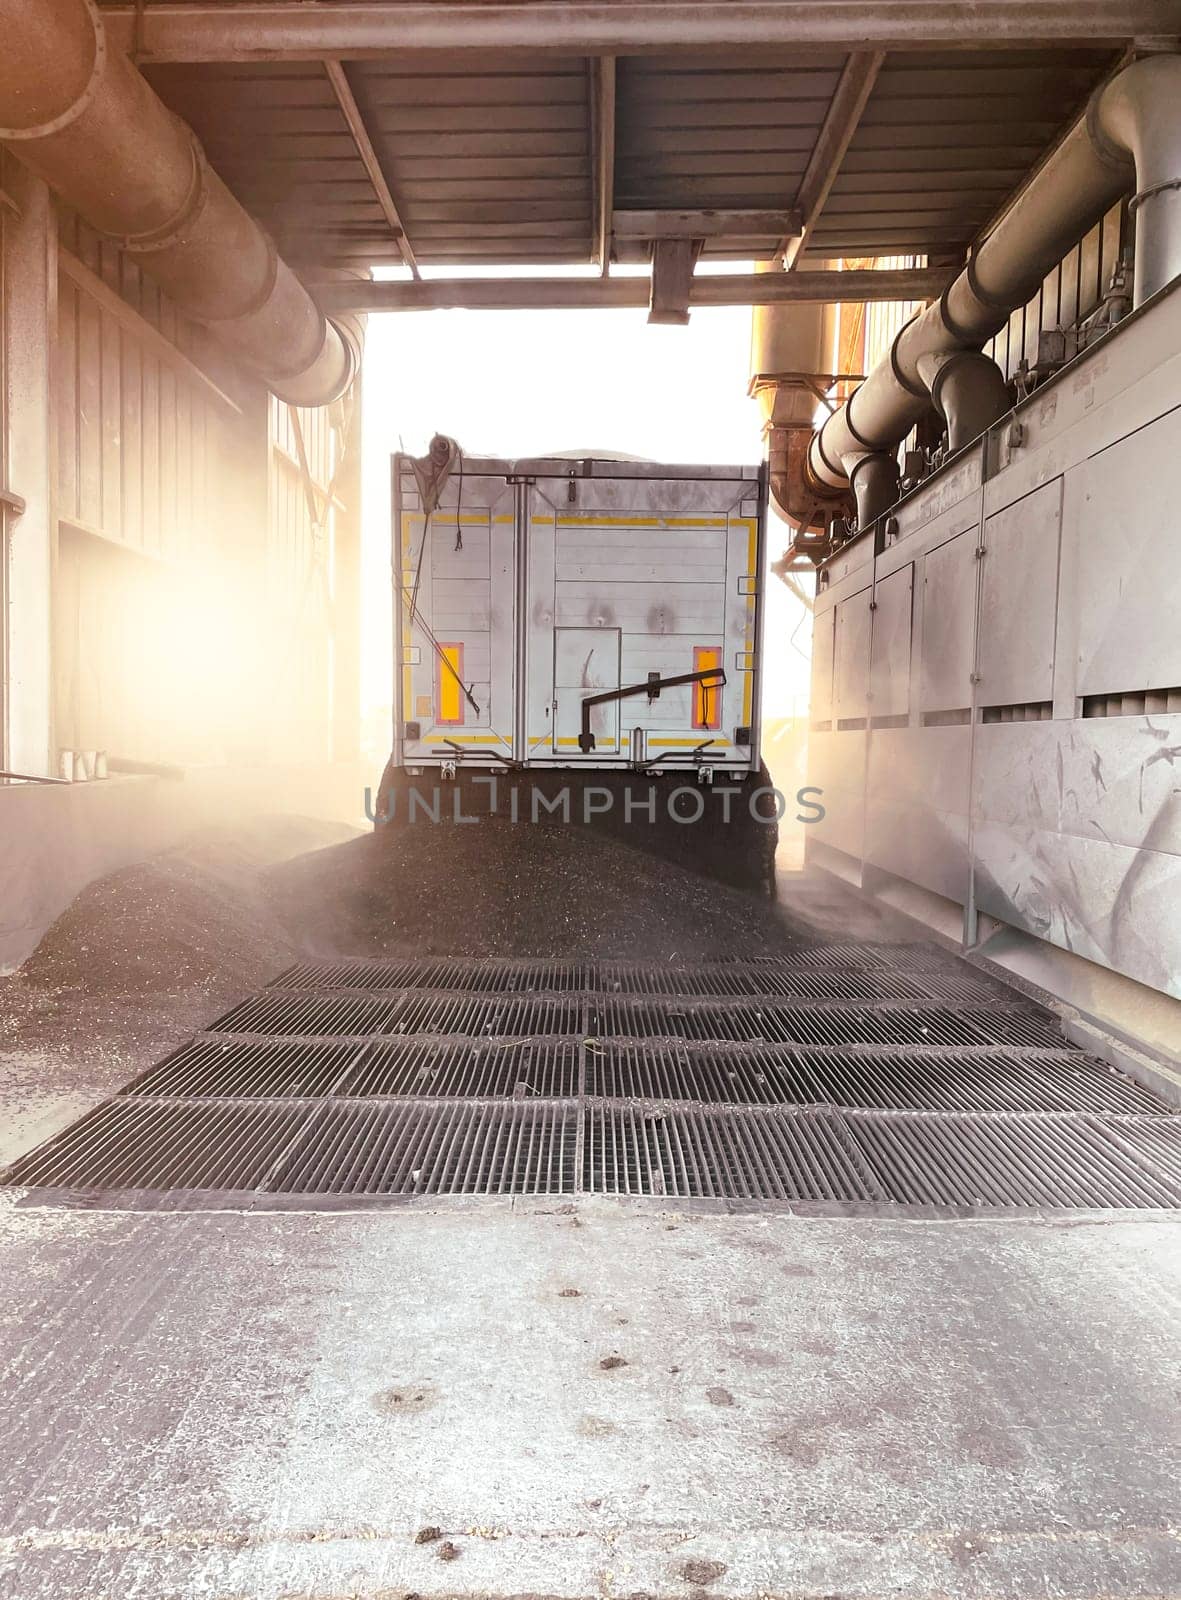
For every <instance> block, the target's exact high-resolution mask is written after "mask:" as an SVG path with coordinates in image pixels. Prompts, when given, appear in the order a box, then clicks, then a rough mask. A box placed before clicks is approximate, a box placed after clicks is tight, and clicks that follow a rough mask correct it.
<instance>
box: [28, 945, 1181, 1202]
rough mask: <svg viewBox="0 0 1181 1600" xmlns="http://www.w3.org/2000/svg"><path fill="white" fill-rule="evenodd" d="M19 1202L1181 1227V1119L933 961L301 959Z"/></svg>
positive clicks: (130, 1091)
mask: <svg viewBox="0 0 1181 1600" xmlns="http://www.w3.org/2000/svg"><path fill="white" fill-rule="evenodd" d="M2 1181H3V1182H5V1183H8V1184H14V1185H16V1184H19V1185H22V1186H26V1187H29V1188H31V1189H33V1190H35V1191H41V1192H43V1193H42V1198H49V1199H53V1198H55V1197H59V1196H60V1195H61V1193H62V1192H63V1191H64V1192H66V1193H67V1194H68V1195H70V1196H73V1195H76V1194H78V1193H84V1194H86V1195H101V1196H108V1197H109V1196H119V1197H120V1198H121V1200H122V1201H123V1202H125V1203H129V1204H170V1205H185V1204H202V1203H211V1197H212V1199H213V1200H216V1197H217V1196H219V1195H220V1196H227V1195H228V1196H233V1197H234V1200H233V1203H235V1204H240V1203H250V1204H255V1203H279V1201H278V1200H277V1199H276V1198H274V1197H280V1196H288V1197H292V1199H293V1200H296V1201H299V1202H300V1203H304V1204H309V1205H316V1204H323V1205H328V1204H340V1203H348V1202H351V1203H354V1204H365V1203H376V1202H378V1201H380V1200H384V1199H386V1198H392V1197H407V1196H409V1197H413V1196H416V1195H496V1194H504V1195H572V1194H580V1193H585V1194H605V1195H634V1196H644V1197H652V1198H660V1197H665V1198H669V1199H680V1200H690V1201H698V1200H699V1201H704V1202H724V1203H727V1204H739V1205H742V1204H772V1205H776V1204H778V1205H785V1204H786V1205H792V1206H805V1207H820V1208H822V1209H825V1208H827V1209H833V1208H835V1209H838V1210H847V1209H849V1208H850V1207H852V1208H857V1207H868V1208H870V1209H872V1208H874V1207H879V1208H880V1207H890V1208H902V1209H904V1210H905V1209H914V1208H920V1209H922V1210H923V1211H924V1213H926V1212H932V1211H933V1212H935V1213H939V1214H942V1213H954V1214H964V1213H968V1214H970V1213H974V1212H977V1211H989V1210H994V1209H996V1208H1005V1209H1010V1208H1016V1209H1034V1210H1045V1209H1061V1208H1083V1209H1089V1208H1128V1207H1131V1208H1153V1209H1159V1208H1174V1207H1181V1116H1178V1115H1177V1114H1176V1113H1175V1112H1174V1111H1173V1109H1172V1108H1171V1107H1169V1106H1168V1105H1167V1104H1165V1103H1164V1102H1163V1101H1161V1100H1159V1099H1158V1098H1157V1097H1156V1096H1154V1095H1153V1094H1152V1093H1150V1092H1149V1090H1147V1089H1146V1088H1144V1087H1142V1086H1141V1085H1140V1084H1138V1083H1135V1082H1133V1081H1132V1080H1130V1079H1128V1078H1126V1077H1123V1076H1122V1075H1120V1074H1119V1073H1117V1072H1115V1071H1114V1070H1112V1069H1111V1068H1109V1067H1107V1066H1105V1065H1104V1064H1103V1063H1101V1062H1099V1061H1097V1060H1095V1059H1094V1058H1092V1057H1089V1056H1087V1055H1086V1054H1084V1053H1083V1052H1082V1051H1080V1050H1077V1049H1075V1048H1073V1047H1072V1046H1071V1045H1070V1044H1069V1043H1068V1042H1067V1041H1066V1040H1065V1039H1064V1037H1063V1036H1062V1034H1061V1032H1060V1030H1059V1028H1058V1026H1057V1023H1056V1020H1055V1019H1054V1018H1053V1017H1052V1016H1050V1015H1048V1014H1047V1013H1045V1012H1044V1011H1041V1010H1039V1009H1038V1008H1037V1007H1036V1006H1034V1005H1033V1004H1032V1003H1031V1002H1029V1001H1027V1000H1025V999H1024V998H1023V997H1021V996H1019V995H1017V994H1015V993H1014V991H1012V990H1011V989H1008V988H1005V987H1003V986H1001V985H1000V984H999V983H997V982H996V981H995V980H994V979H993V978H991V977H989V976H988V975H987V974H984V973H980V972H978V971H976V970H975V969H973V968H971V967H968V966H967V965H965V964H964V963H962V962H958V961H955V960H953V959H952V958H950V957H948V956H946V955H945V954H944V953H943V952H941V951H938V950H936V949H934V948H933V947H930V946H924V945H889V946H885V945H874V946H856V945H831V946H827V947H823V946H822V947H816V948H808V947H799V948H793V949H789V950H787V951H786V952H785V953H783V954H780V955H776V956H774V957H769V958H760V959H757V960H752V961H743V960H737V959H736V960H734V961H714V962H710V963H700V964H697V965H693V966H684V967H679V968H677V967H671V966H660V967H655V966H651V965H640V964H634V963H633V964H625V963H620V962H602V963H579V962H546V961H517V962H510V961H472V960H455V961H447V960H443V959H440V958H431V959H424V960H420V961H410V960H404V961H396V962H348V963H343V964H339V965H332V966H321V965H306V964H305V965H301V966H298V967H295V968H292V969H291V970H290V971H288V972H286V973H283V974H281V975H280V977H279V978H277V979H276V980H275V982H274V983H273V984H271V985H270V986H269V987H268V988H267V989H265V990H264V991H263V992H262V993H261V994H258V995H255V996H253V997H252V998H250V999H248V1000H245V1001H243V1002H242V1003H241V1004H240V1005H236V1006H234V1007H233V1008H232V1009H231V1010H230V1011H228V1012H227V1013H226V1014H225V1016H223V1017H222V1018H220V1019H219V1020H218V1021H217V1022H216V1023H214V1024H213V1025H212V1027H211V1028H210V1029H209V1030H208V1031H207V1032H205V1033H203V1034H201V1035H199V1036H198V1037H197V1038H196V1039H194V1040H192V1041H190V1043H188V1044H186V1045H184V1046H182V1048H181V1049H179V1050H177V1051H174V1052H173V1053H172V1054H171V1055H170V1056H169V1057H167V1058H166V1059H165V1060H164V1061H162V1062H160V1063H159V1064H158V1065H156V1066H154V1067H152V1068H151V1069H150V1070H149V1071H148V1072H146V1073H144V1074H143V1075H142V1076H141V1077H140V1078H139V1079H137V1080H136V1081H135V1082H134V1083H131V1084H129V1085H128V1086H127V1087H126V1088H125V1089H124V1090H123V1092H122V1093H121V1094H120V1095H119V1096H117V1097H116V1098H115V1099H114V1100H111V1101H109V1102H108V1103H107V1104H105V1105H102V1106H100V1107H98V1109H97V1110H95V1111H93V1112H91V1113H90V1114H89V1115H88V1116H86V1117H84V1118H83V1119H82V1120H81V1121H80V1122H78V1123H76V1124H75V1125H74V1126H73V1127H71V1128H68V1129H66V1130H65V1132H64V1133H62V1134H60V1135H58V1136H57V1137H56V1138H54V1139H52V1140H50V1141H49V1142H48V1143H46V1144H45V1145H43V1146H42V1147H41V1148H40V1149H37V1150H34V1151H33V1152H31V1153H30V1154H29V1155H26V1156H24V1157H22V1158H21V1159H20V1160H18V1161H17V1162H16V1163H15V1164H14V1165H13V1166H12V1167H10V1168H9V1169H8V1171H7V1172H6V1173H4V1174H3V1175H2Z"/></svg>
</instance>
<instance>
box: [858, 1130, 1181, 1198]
mask: <svg viewBox="0 0 1181 1600" xmlns="http://www.w3.org/2000/svg"><path fill="white" fill-rule="evenodd" d="M849 1126H850V1130H851V1132H852V1135H853V1137H854V1139H855V1140H856V1141H857V1143H858V1145H859V1147H860V1148H861V1150H862V1151H863V1152H864V1155H865V1159H866V1162H867V1164H868V1165H869V1167H870V1168H871V1170H872V1171H873V1173H874V1174H875V1176H876V1178H877V1180H878V1182H879V1183H880V1184H881V1186H882V1188H883V1190H884V1191H885V1193H886V1194H887V1195H888V1196H889V1198H890V1199H892V1200H897V1201H899V1202H901V1203H903V1204H908V1205H915V1204H919V1205H927V1204H929V1205H956V1206H1038V1207H1043V1206H1044V1207H1052V1208H1062V1207H1067V1208H1069V1207H1077V1206H1081V1207H1097V1208H1112V1207H1146V1208H1159V1207H1171V1206H1175V1205H1177V1204H1178V1202H1179V1201H1181V1188H1178V1187H1177V1186H1176V1185H1169V1184H1168V1183H1167V1182H1165V1181H1163V1180H1162V1179H1160V1178H1158V1177H1157V1175H1156V1174H1155V1173H1153V1172H1151V1171H1147V1170H1145V1169H1144V1168H1143V1167H1139V1166H1138V1165H1137V1164H1136V1162H1135V1161H1134V1160H1131V1159H1129V1158H1128V1156H1127V1155H1125V1153H1124V1152H1123V1151H1122V1150H1121V1148H1120V1146H1119V1144H1118V1143H1117V1142H1116V1141H1115V1139H1114V1138H1113V1137H1112V1136H1111V1135H1109V1134H1108V1133H1107V1131H1106V1129H1105V1128H1104V1127H1103V1126H1102V1125H1101V1124H1098V1123H1093V1122H1092V1123H1085V1122H1084V1121H1082V1120H1081V1119H1078V1118H1051V1117H1047V1118H1015V1119H1008V1120H1006V1119H1003V1118H995V1119H988V1118H984V1117H962V1116H948V1117H907V1116H895V1117H881V1116H875V1115H873V1114H872V1113H865V1112H857V1113H853V1114H852V1115H850V1117H849ZM1122 1128H1123V1124H1121V1125H1120V1135H1121V1136H1122Z"/></svg>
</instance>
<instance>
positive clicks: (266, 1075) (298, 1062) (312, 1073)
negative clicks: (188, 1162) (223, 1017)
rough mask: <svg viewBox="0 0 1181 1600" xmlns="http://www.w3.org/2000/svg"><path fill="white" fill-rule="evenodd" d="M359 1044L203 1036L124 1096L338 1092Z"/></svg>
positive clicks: (271, 1095)
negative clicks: (255, 1042)
mask: <svg viewBox="0 0 1181 1600" xmlns="http://www.w3.org/2000/svg"><path fill="white" fill-rule="evenodd" d="M360 1050H361V1046H360V1045H356V1044H304V1043H301V1042H295V1043H291V1044H288V1043H283V1044H270V1043H265V1042H259V1043H258V1044H253V1043H241V1042H239V1041H237V1040H229V1039H218V1038H216V1037H214V1038H211V1039H200V1040H197V1041H196V1042H194V1043H192V1044H186V1045H184V1046H183V1047H182V1048H181V1049H180V1050H177V1051H176V1052H175V1054H173V1055H171V1056H169V1057H168V1059H167V1060H166V1061H162V1062H161V1063H160V1065H159V1066H156V1067H153V1068H152V1069H151V1070H150V1071H149V1072H147V1073H145V1074H144V1076H143V1077H142V1078H138V1079H137V1080H136V1081H135V1082H134V1083H132V1084H129V1085H128V1086H127V1088H126V1089H124V1090H123V1093H124V1095H153V1096H155V1097H157V1098H159V1097H163V1096H171V1097H173V1098H199V1097H200V1096H202V1095H209V1096H214V1095H224V1096H235V1095H240V1096H250V1097H255V1098H264V1099H265V1098H277V1099H282V1098H295V1097H298V1096H306V1095H311V1096H316V1095H329V1094H333V1093H335V1092H338V1090H339V1085H340V1082H341V1079H342V1078H343V1076H344V1074H345V1072H346V1070H347V1068H348V1067H349V1066H350V1065H351V1064H352V1062H353V1061H355V1060H356V1059H357V1056H358V1054H359V1052H360Z"/></svg>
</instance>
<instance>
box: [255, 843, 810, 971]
mask: <svg viewBox="0 0 1181 1600" xmlns="http://www.w3.org/2000/svg"><path fill="white" fill-rule="evenodd" d="M274 876H275V888H276V894H277V896H278V898H279V901H280V904H281V905H282V907H283V912H284V916H285V920H286V922H287V924H288V925H289V926H292V927H299V928H300V929H301V930H303V936H304V939H305V941H306V944H307V946H308V953H309V954H310V955H315V956H317V957H320V958H327V959H332V958H335V957H338V956H388V955H432V954H439V955H465V956H491V955H503V956H548V957H551V958H556V959H562V958H567V957H568V958H571V959H594V958H596V957H599V958H603V957H617V958H619V959H634V958H644V959H647V960H655V961H678V960H681V961H694V960H701V959H708V958H710V957H716V956H722V955H730V954H735V953H738V952H739V951H745V952H747V953H754V952H755V951H760V950H766V949H768V948H774V947H775V946H777V945H782V944H783V943H784V941H785V934H786V931H787V930H786V927H785V923H784V919H783V917H782V916H781V915H780V914H779V912H778V910H777V908H776V906H775V905H774V903H773V902H771V901H769V900H767V899H764V898H762V897H759V896H756V895H754V894H751V893H748V892H745V891H743V890H739V889H733V888H728V887H726V886H725V885H722V884H719V883H717V882H714V881H712V880H710V879H708V878H705V877H702V876H699V875H698V874H697V873H695V872H692V871H690V870H689V869H688V868H686V867H680V866H675V865H672V864H671V863H669V862H667V861H660V860H658V859H656V858H655V857H653V856H650V855H648V854H646V853H645V852H644V851H642V850H638V849H633V848H632V847H630V846H628V845H626V844H621V843H619V842H618V841H617V840H614V839H610V838H606V837H603V836H601V835H599V834H596V833H594V832H593V831H592V830H590V829H587V828H582V827H562V826H560V825H558V824H542V825H539V826H536V827H534V826H531V825H529V824H526V823H517V824H514V823H512V822H510V821H508V820H507V819H506V818H502V817H485V818H482V819H481V820H480V821H479V822H478V823H474V824H472V825H471V826H468V827H456V826H454V825H439V826H437V827H436V826H431V825H429V824H426V825H421V824H420V825H414V826H405V827H396V826H391V827H387V828H383V829H382V830H381V831H380V832H378V833H375V834H372V835H366V836H365V837H362V838H359V839H354V840H350V841H349V842H348V843H347V844H344V845H341V846H339V847H337V848H336V849H334V850H324V851H319V852H317V853H316V854H315V855H313V856H308V857H305V858H303V859H302V860H299V861H294V862H291V863H290V864H289V865H288V866H286V867H284V868H282V869H280V870H279V871H278V872H277V873H276V874H275V875H274Z"/></svg>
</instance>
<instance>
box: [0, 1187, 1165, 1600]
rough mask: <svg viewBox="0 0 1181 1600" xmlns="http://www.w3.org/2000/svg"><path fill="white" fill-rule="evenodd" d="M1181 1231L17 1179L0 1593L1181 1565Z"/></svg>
mask: <svg viewBox="0 0 1181 1600" xmlns="http://www.w3.org/2000/svg"><path fill="white" fill-rule="evenodd" d="M1176 1238H1177V1234H1176V1229H1175V1226H1174V1225H1172V1224H1170V1223H1169V1222H1168V1221H1163V1220H1143V1219H1139V1220H1129V1219H1123V1220H1112V1221H1106V1222H1098V1223H1096V1222H1090V1221H1085V1222H1084V1221H1077V1220H1076V1221H1075V1222H1074V1223H1073V1224H1072V1223H1071V1222H1069V1221H1067V1222H1054V1223H1043V1222H1018V1221H1013V1220H1009V1221H998V1222H995V1223H986V1222H980V1221H975V1222H972V1223H926V1224H924V1223H906V1222H891V1221H883V1220H876V1221H864V1220H860V1221H851V1220H845V1221H839V1220H802V1219H798V1218H788V1217H770V1216H764V1217H727V1216H710V1217H703V1216H689V1215H682V1214H678V1213H676V1212H675V1211H672V1210H667V1209H666V1210H646V1211H639V1210H629V1209H626V1208H624V1207H622V1206H619V1205H615V1204H610V1203H606V1202H599V1203H597V1204H591V1203H586V1202H580V1203H579V1205H578V1207H577V1209H575V1208H573V1207H570V1206H561V1207H553V1208H548V1209H547V1208H533V1209H531V1208H528V1207H523V1206H520V1205H518V1206H516V1207H511V1206H509V1205H508V1204H506V1203H500V1202H480V1203H477V1204H474V1205H471V1204H469V1205H466V1206H465V1205H464V1204H463V1203H457V1204H453V1205H451V1206H450V1207H449V1208H446V1209H443V1208H439V1207H437V1206H436V1208H435V1209H433V1210H418V1209H406V1210H403V1211H400V1212H394V1213H388V1214H385V1215H380V1216H359V1215H351V1216H343V1215H342V1216H328V1215H300V1214H297V1215H273V1214H272V1215H252V1216H241V1215H229V1214H224V1215H218V1214H203V1215H169V1214H162V1213H153V1214H150V1215H134V1214H123V1215H115V1214H95V1213H65V1212H61V1211H50V1210H39V1209H28V1210H22V1209H20V1208H19V1206H14V1205H13V1203H12V1202H11V1200H5V1201H3V1202H2V1203H0V1275H2V1277H3V1280H4V1282H5V1283H7V1284H9V1285H13V1286H18V1292H17V1293H10V1294H8V1295H7V1296H6V1297H5V1299H4V1300H3V1302H2V1303H0V1329H2V1330H3V1337H2V1342H3V1350H4V1357H3V1370H2V1374H0V1393H2V1397H3V1407H4V1423H3V1438H4V1441H5V1446H4V1457H5V1470H4V1480H5V1486H4V1489H3V1491H2V1497H0V1593H3V1594H4V1595H6V1596H12V1597H19V1600H65V1597H68V1600H90V1597H98V1596H118V1597H119V1600H164V1597H180V1596H183V1597H185V1600H190V1597H192V1600H197V1597H200V1600H214V1597H216V1600H229V1597H231V1596H232V1597H234V1600H246V1597H249V1600H280V1597H283V1600H296V1597H301V1600H302V1597H306V1600H312V1597H315V1600H329V1597H331V1600H343V1597H346V1596H349V1597H366V1600H373V1597H377V1596H382V1597H394V1596H398V1597H401V1596H406V1595H411V1594H417V1595H422V1596H424V1597H426V1596H441V1595H464V1596H467V1595H483V1594H494V1595H551V1596H563V1597H573V1596H619V1597H629V1596H641V1595H642V1596H659V1597H662V1600H663V1597H666V1596H682V1595H695V1594H706V1593H708V1594H710V1595H716V1596H719V1597H739V1596H741V1597H743V1600H754V1597H755V1596H800V1597H803V1596H808V1597H815V1600H819V1597H821V1596H829V1597H832V1596H835V1595H841V1596H858V1597H868V1596H886V1595H890V1596H902V1597H919V1596H922V1597H924V1600H934V1597H935V1596H947V1597H952V1600H985V1597H989V1600H1010V1597H1011V1600H1029V1597H1030V1596H1033V1595H1039V1596H1041V1595H1045V1596H1055V1597H1061V1596H1074V1597H1082V1596H1096V1597H1097V1596H1100V1595H1102V1596H1120V1597H1123V1596H1150V1595H1151V1596H1165V1595H1175V1594H1176V1593H1177V1592H1178V1589H1179V1588H1181V1547H1179V1546H1178V1543H1177V1539H1176V1528H1175V1523H1176V1512H1177V1506H1176V1495H1175V1478H1174V1473H1173V1465H1175V1448H1176V1442H1177V1426H1176V1425H1177V1410H1176V1381H1177V1376H1178V1371H1177V1363H1176V1353H1177V1352H1176V1347H1175V1342H1174V1335H1175V1331H1176V1322H1175V1315H1176V1306H1177V1295H1178V1291H1179V1289H1181V1260H1179V1257H1178V1252H1177V1249H1176ZM432 1530H437V1533H438V1537H437V1538H434V1537H432V1538H427V1539H425V1540H424V1542H421V1543H419V1542H416V1540H417V1537H418V1536H419V1535H420V1534H429V1533H430V1532H431V1531H432ZM448 1546H449V1547H450V1550H447V1549H446V1548H445V1547H448ZM452 1552H454V1556H453V1559H441V1556H443V1557H445V1556H446V1555H448V1554H451V1553H452Z"/></svg>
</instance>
